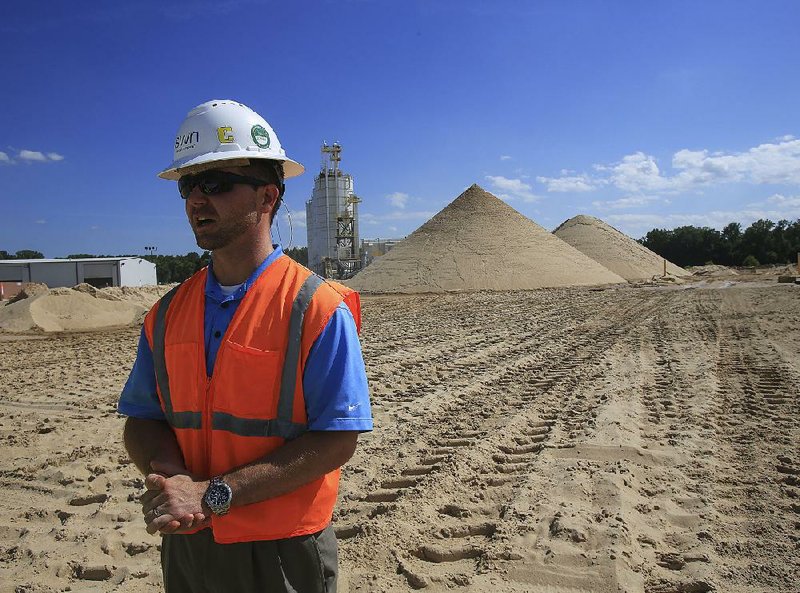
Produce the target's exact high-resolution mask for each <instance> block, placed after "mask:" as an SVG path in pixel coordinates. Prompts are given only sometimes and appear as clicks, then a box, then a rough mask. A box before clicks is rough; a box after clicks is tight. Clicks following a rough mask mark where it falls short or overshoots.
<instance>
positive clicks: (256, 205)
mask: <svg viewBox="0 0 800 593" xmlns="http://www.w3.org/2000/svg"><path fill="white" fill-rule="evenodd" d="M218 170H219V171H225V172H228V173H236V174H238V175H244V173H243V172H242V171H241V169H240V168H238V167H230V168H220V169H218ZM263 194H264V187H261V188H253V186H251V185H245V184H235V185H234V186H233V187H232V188H231V189H230V191H227V192H224V193H219V194H214V195H205V194H203V192H201V191H200V188H198V187H195V188H194V189H193V190H192V192H191V194H190V195H189V197H188V198H186V216H187V217H188V218H189V224H190V225H191V227H192V231H194V236H195V239H196V241H197V246H198V247H200V248H202V249H207V250H209V251H215V250H219V249H222V248H223V247H227V246H229V245H232V244H236V243H243V242H246V241H247V240H248V239H249V238H250V237H252V236H253V234H254V233H256V234H257V233H259V232H263V229H260V228H259V226H260V223H261V222H262V220H263V219H264V217H266V221H267V223H268V222H269V211H267V212H266V213H265V212H264V208H263V199H264V197H263ZM267 228H269V227H267Z"/></svg>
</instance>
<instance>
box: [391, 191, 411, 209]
mask: <svg viewBox="0 0 800 593" xmlns="http://www.w3.org/2000/svg"><path fill="white" fill-rule="evenodd" d="M410 197H411V196H409V195H408V194H404V193H403V192H399V191H396V192H394V193H393V194H389V195H388V196H386V199H387V200H389V203H390V204H391V205H392V207H393V208H400V209H401V210H402V209H404V208H405V207H406V203H407V202H408V199H409V198H410Z"/></svg>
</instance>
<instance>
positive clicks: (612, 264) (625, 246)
mask: <svg viewBox="0 0 800 593" xmlns="http://www.w3.org/2000/svg"><path fill="white" fill-rule="evenodd" d="M553 234H554V235H555V236H556V237H558V238H559V239H562V240H563V241H566V242H567V243H569V244H570V245H572V246H573V247H574V248H575V249H578V250H579V251H581V252H583V253H585V254H586V255H588V256H589V257H591V258H592V259H593V260H595V261H597V262H600V263H601V264H603V265H604V266H605V267H606V268H608V269H609V270H611V271H613V272H616V273H617V274H619V275H620V276H622V277H623V278H625V279H626V280H649V279H651V278H652V277H653V276H661V275H662V274H663V273H664V258H662V257H661V256H660V255H658V254H656V253H653V252H652V251H650V250H649V249H648V248H647V247H645V246H644V245H640V244H639V243H637V242H636V241H634V240H633V239H631V238H630V237H629V236H627V235H625V234H623V233H621V232H619V231H618V230H617V229H615V228H614V227H612V226H610V225H608V224H606V223H605V222H603V221H602V220H600V219H599V218H595V217H594V216H585V215H583V214H581V215H579V216H575V217H573V218H570V219H569V220H567V221H566V222H564V223H563V224H562V225H561V226H560V227H558V228H557V229H556V230H554V231H553ZM667 274H671V275H673V276H689V275H690V274H689V272H687V271H686V270H684V269H683V268H680V267H678V266H676V265H675V264H673V263H671V262H669V261H668V262H667Z"/></svg>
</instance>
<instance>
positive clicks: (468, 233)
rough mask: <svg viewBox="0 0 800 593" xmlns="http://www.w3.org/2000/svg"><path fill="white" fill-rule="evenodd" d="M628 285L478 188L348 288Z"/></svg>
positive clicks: (402, 290)
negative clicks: (622, 283)
mask: <svg viewBox="0 0 800 593" xmlns="http://www.w3.org/2000/svg"><path fill="white" fill-rule="evenodd" d="M621 282H624V279H623V278H621V277H620V276H618V275H617V274H615V273H614V272H612V271H610V270H608V269H606V268H604V267H603V266H602V265H600V264H598V263H597V262H596V261H594V260H592V259H590V258H589V257H587V256H586V255H584V254H583V253H581V252H580V251H578V250H577V249H575V248H573V247H571V246H570V245H568V244H566V243H564V242H563V241H561V240H560V239H559V238H558V237H556V236H555V235H553V234H551V233H548V232H547V231H546V230H545V229H543V228H542V227H540V226H539V225H537V224H536V223H535V222H533V221H531V220H530V219H528V218H526V217H525V216H523V215H522V214H520V213H519V212H517V211H516V210H514V209H513V208H512V207H511V206H509V205H508V204H506V203H505V202H503V201H502V200H500V199H499V198H497V197H495V196H493V195H492V194H490V193H489V192H487V191H485V190H484V189H482V188H481V187H480V186H478V185H472V186H471V187H470V188H468V189H467V190H466V191H465V192H464V193H462V194H461V195H460V196H458V197H457V198H456V199H455V200H453V202H451V203H450V204H449V205H448V206H447V207H446V208H444V209H443V210H442V211H441V212H439V213H438V214H437V215H436V216H434V217H433V218H431V219H430V220H429V221H428V222H426V223H425V224H424V225H422V226H421V227H420V228H418V229H417V230H416V231H414V232H413V233H412V234H411V235H409V236H408V238H406V239H405V240H403V241H402V242H401V243H399V244H398V245H397V246H395V247H394V248H393V249H392V250H391V251H390V252H389V253H387V254H386V255H384V256H382V257H381V258H380V259H378V260H377V261H375V262H373V263H372V264H371V265H369V266H367V267H366V268H364V269H363V270H362V271H361V272H359V273H358V274H357V275H356V276H354V277H353V278H352V279H351V280H350V281H348V284H349V285H350V286H352V287H353V288H355V289H357V290H360V291H363V292H385V293H419V292H447V291H461V290H528V289H535V288H544V287H556V286H592V285H599V284H617V283H621Z"/></svg>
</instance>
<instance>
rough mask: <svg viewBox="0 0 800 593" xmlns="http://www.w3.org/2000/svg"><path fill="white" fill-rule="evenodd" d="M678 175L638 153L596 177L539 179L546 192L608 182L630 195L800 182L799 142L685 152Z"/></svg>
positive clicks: (679, 155)
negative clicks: (712, 187)
mask: <svg viewBox="0 0 800 593" xmlns="http://www.w3.org/2000/svg"><path fill="white" fill-rule="evenodd" d="M671 166H672V169H673V171H674V174H672V175H669V174H667V173H665V172H664V171H662V170H661V168H660V167H659V165H658V163H657V161H656V158H655V157H654V156H652V155H649V154H645V153H644V152H641V151H638V152H635V153H633V154H629V155H626V156H624V157H622V160H621V161H619V162H616V163H612V164H598V165H594V167H593V169H594V174H591V175H587V174H583V175H574V174H572V172H571V171H562V172H561V176H560V177H538V178H537V181H539V182H540V183H544V184H545V185H547V190H548V191H569V192H585V191H592V190H595V189H597V188H598V187H599V186H601V185H607V184H610V185H612V186H614V187H616V188H617V189H620V190H622V191H625V192H628V193H631V194H639V193H650V194H652V193H675V192H686V191H696V190H699V189H701V188H703V187H707V186H712V185H720V184H724V183H750V184H754V185H762V184H800V140H798V139H796V138H794V137H793V136H782V137H781V138H779V139H777V140H775V141H774V142H772V143H766V144H760V145H758V146H755V147H753V148H751V149H749V150H747V151H745V152H739V153H736V152H731V153H724V152H714V153H711V152H709V151H708V150H705V149H704V150H689V149H682V150H679V151H677V152H676V153H675V154H674V155H673V156H672V160H671Z"/></svg>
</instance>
